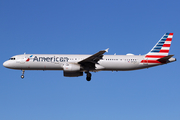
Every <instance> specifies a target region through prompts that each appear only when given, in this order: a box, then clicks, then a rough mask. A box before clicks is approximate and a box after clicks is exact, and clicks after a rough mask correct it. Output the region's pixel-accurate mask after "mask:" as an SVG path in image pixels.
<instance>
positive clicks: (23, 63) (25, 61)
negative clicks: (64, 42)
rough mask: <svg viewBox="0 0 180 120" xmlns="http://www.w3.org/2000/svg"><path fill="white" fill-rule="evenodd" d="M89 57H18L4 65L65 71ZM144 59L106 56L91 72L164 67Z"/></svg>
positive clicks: (12, 58) (29, 55)
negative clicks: (66, 68) (66, 66)
mask: <svg viewBox="0 0 180 120" xmlns="http://www.w3.org/2000/svg"><path fill="white" fill-rule="evenodd" d="M89 56H91V55H68V54H26V55H16V56H13V57H11V58H10V60H7V61H6V62H4V64H3V65H4V66H5V67H7V68H11V69H18V70H63V66H64V65H65V64H76V63H78V62H79V61H81V60H83V59H85V58H88V57H89ZM144 59H145V58H144V55H131V54H130V55H104V56H103V58H102V59H101V60H99V61H98V64H96V68H95V69H93V70H92V69H91V70H90V71H128V70H136V69H143V68H148V67H152V66H157V65H162V63H148V62H142V60H144ZM82 71H83V69H82Z"/></svg>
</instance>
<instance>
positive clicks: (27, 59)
mask: <svg viewBox="0 0 180 120" xmlns="http://www.w3.org/2000/svg"><path fill="white" fill-rule="evenodd" d="M172 38H173V33H165V34H164V35H163V36H162V38H161V39H160V40H159V41H158V42H157V44H156V45H155V46H154V47H153V48H152V49H151V50H150V52H148V53H147V54H145V55H133V54H126V55H104V53H106V52H108V49H106V50H101V51H99V52H97V53H95V54H93V55H70V54H21V55H16V56H13V57H11V58H10V59H9V60H7V61H5V62H4V63H3V66H4V67H6V68H10V69H17V70H22V75H21V78H24V72H25V70H63V73H64V76H65V77H78V76H83V73H85V74H86V80H87V81H90V80H91V73H90V72H97V71H129V70H138V69H144V68H149V67H154V66H158V65H164V64H167V63H170V62H174V61H176V58H173V56H174V55H169V49H170V46H171V41H172Z"/></svg>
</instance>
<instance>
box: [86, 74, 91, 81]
mask: <svg viewBox="0 0 180 120" xmlns="http://www.w3.org/2000/svg"><path fill="white" fill-rule="evenodd" d="M86 74H87V76H86V80H87V81H90V80H91V76H92V74H91V73H90V72H86Z"/></svg>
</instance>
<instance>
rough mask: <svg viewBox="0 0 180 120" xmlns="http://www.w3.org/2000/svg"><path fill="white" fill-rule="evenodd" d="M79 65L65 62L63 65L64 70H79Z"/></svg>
mask: <svg viewBox="0 0 180 120" xmlns="http://www.w3.org/2000/svg"><path fill="white" fill-rule="evenodd" d="M80 69H81V66H80V65H79V64H69V63H66V64H64V65H63V70H64V71H80Z"/></svg>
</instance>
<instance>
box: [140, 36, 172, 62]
mask: <svg viewBox="0 0 180 120" xmlns="http://www.w3.org/2000/svg"><path fill="white" fill-rule="evenodd" d="M172 38H173V33H165V34H164V35H163V37H162V38H161V39H160V40H159V41H158V43H157V44H156V45H155V46H154V47H153V48H152V49H151V51H150V52H149V53H148V54H146V56H145V59H144V60H142V61H141V63H162V62H160V61H158V59H161V58H164V57H166V56H168V54H169V49H170V46H171V41H172Z"/></svg>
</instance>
